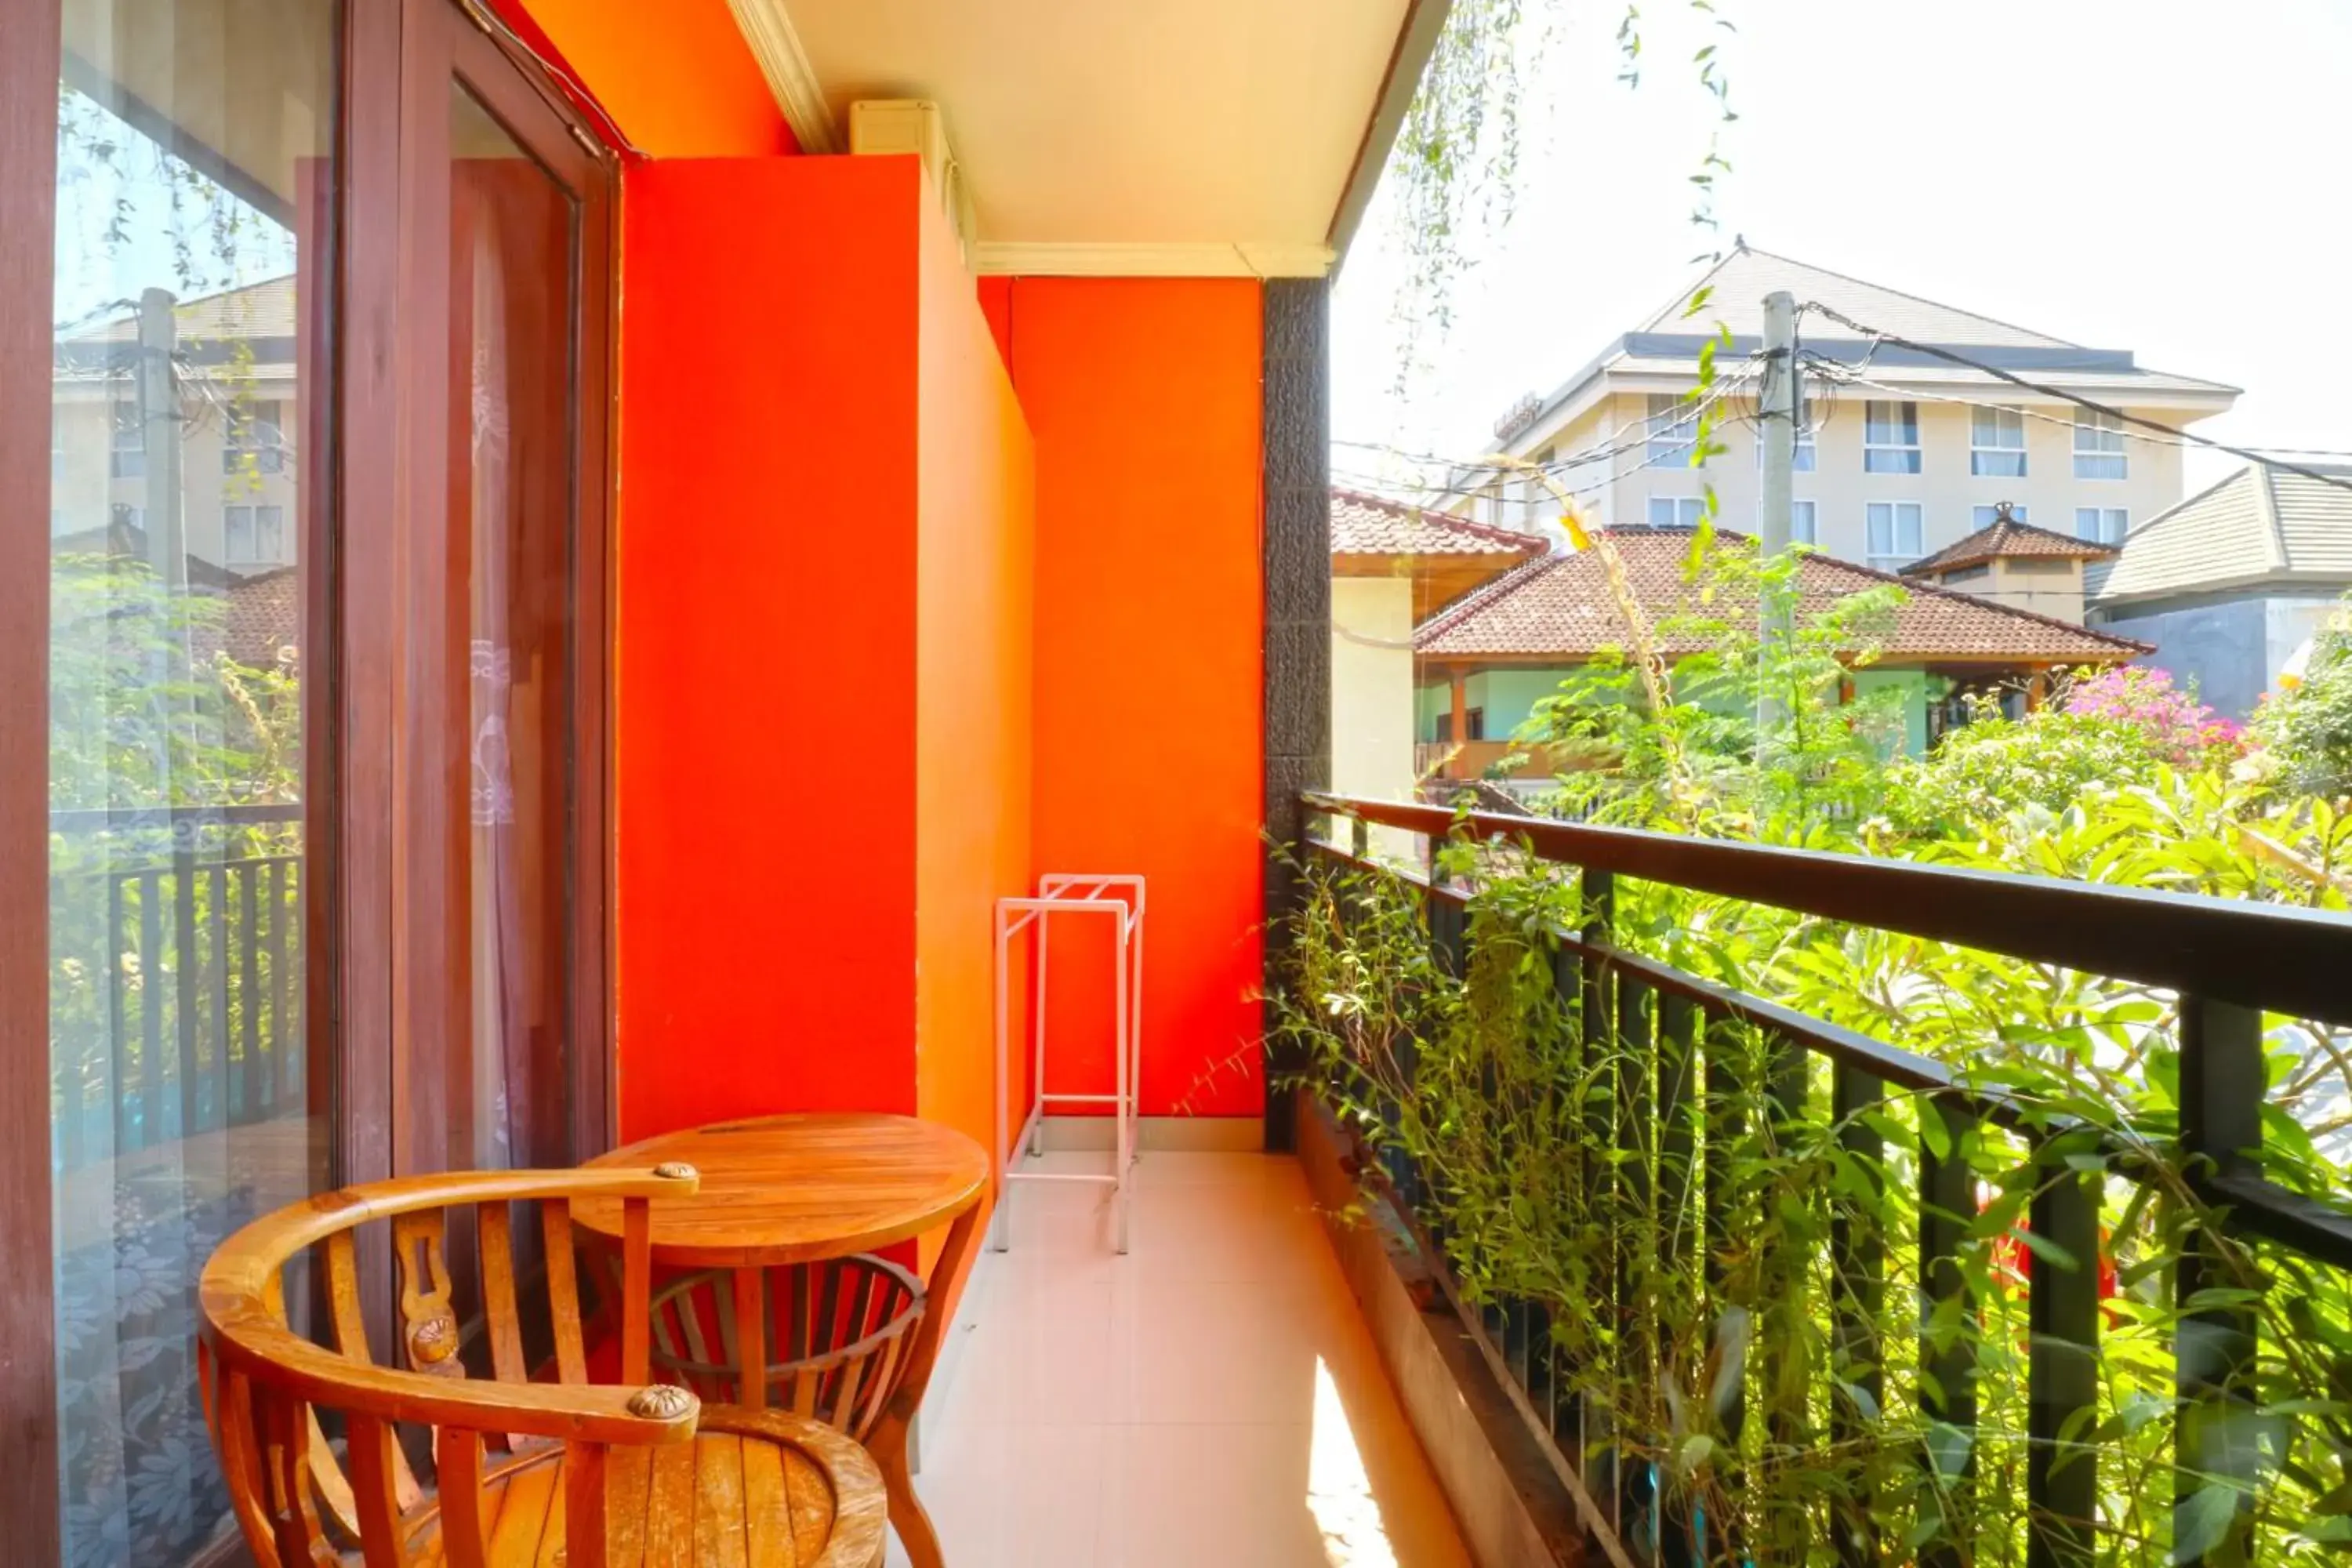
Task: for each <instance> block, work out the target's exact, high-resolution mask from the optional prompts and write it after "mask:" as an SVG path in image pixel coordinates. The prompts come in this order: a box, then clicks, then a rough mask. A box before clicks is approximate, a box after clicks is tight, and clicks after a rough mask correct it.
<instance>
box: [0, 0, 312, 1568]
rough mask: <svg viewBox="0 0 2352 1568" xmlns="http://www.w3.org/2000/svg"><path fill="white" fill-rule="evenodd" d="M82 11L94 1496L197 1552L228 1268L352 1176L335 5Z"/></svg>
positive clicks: (58, 246) (70, 905)
mask: <svg viewBox="0 0 2352 1568" xmlns="http://www.w3.org/2000/svg"><path fill="white" fill-rule="evenodd" d="M62 39H63V48H62V51H61V55H60V67H59V70H58V85H57V89H56V90H57V101H58V127H57V173H56V190H55V200H56V220H55V221H56V242H55V247H54V255H55V268H54V276H53V278H52V300H51V306H50V312H51V318H52V321H53V322H54V343H53V350H52V362H51V366H50V406H49V410H48V413H49V429H50V449H49V450H50V456H49V473H48V491H49V500H48V515H47V542H48V552H49V569H48V639H47V655H48V683H47V697H48V725H47V731H48V732H47V770H48V811H47V837H48V867H47V870H48V898H47V952H48V969H49V984H48V994H47V1006H48V1013H49V1041H48V1046H49V1049H48V1076H49V1085H50V1100H51V1104H52V1108H53V1120H52V1122H51V1125H50V1127H49V1129H48V1133H49V1142H50V1169H51V1183H52V1188H51V1206H52V1212H53V1215H54V1236H55V1244H54V1254H53V1257H52V1258H51V1259H49V1260H48V1262H49V1267H50V1268H52V1277H53V1279H54V1291H55V1307H54V1324H55V1334H56V1350H55V1355H56V1373H57V1394H56V1398H57V1419H58V1450H59V1458H58V1466H59V1472H60V1473H59V1478H58V1479H59V1486H58V1507H59V1526H60V1531H61V1534H62V1536H63V1548H64V1553H65V1558H66V1561H68V1562H69V1563H179V1562H183V1561H185V1560H186V1559H187V1558H188V1556H189V1555H190V1554H191V1553H194V1552H197V1551H199V1550H200V1549H202V1548H203V1547H205V1545H206V1544H208V1543H209V1542H211V1541H212V1540H213V1538H214V1537H215V1533H216V1531H218V1529H219V1526H220V1522H221V1519H222V1516H223V1513H224V1511H225V1510H226V1506H227V1499H226V1492H225V1491H224V1489H223V1488H222V1485H221V1482H220V1478H219V1475H218V1473H217V1471H216V1469H215V1466H214V1464H213V1461H212V1457H211V1445H210V1443H209V1442H208V1441H207V1439H206V1436H205V1426H204V1417H203V1411H202V1408H201V1406H200V1404H199V1401H198V1398H197V1392H196V1384H195V1373H194V1326H195V1290H194V1285H195V1275H196V1270H197V1269H198V1268H200V1267H201V1265H202V1263H203V1261H204V1259H205V1257H206V1256H207V1255H208V1254H209V1253H210V1251H211V1250H212V1248H213V1247H214V1246H215V1245H216V1244H217V1243H218V1242H219V1241H220V1239H221V1238H222V1237H224V1236H226V1234H227V1233H228V1232H229V1231H231V1230H233V1229H235V1228H236V1226H239V1225H241V1224H243V1223H244V1222H245V1221H247V1220H248V1219H250V1218H252V1217H253V1216H255V1215H257V1214H260V1213H263V1212H266V1211H268V1210H269V1209H271V1208H275V1207H277V1206H278V1205H283V1204H287V1203H290V1202H293V1201H295V1200H297V1199H299V1198H300V1197H302V1196H304V1195H305V1194H309V1193H310V1192H313V1191H316V1190H318V1189H319V1188H320V1186H321V1185H322V1184H324V1183H325V1182H326V1180H327V1179H328V1169H329V1167H328V1157H329V1153H330V1143H331V1138H330V1136H329V1127H330V1114H331V1095H332V1090H333V1085H334V1078H335V1068H336V1064H335V1062H334V1059H333V1055H332V1051H331V1042H332V1034H331V1030H330V1029H326V1028H320V1027H316V1026H314V1023H315V1018H314V981H315V980H316V979H317V978H318V975H317V969H318V965H319V963H320V947H321V943H320V931H319V930H318V922H317V921H316V920H315V919H314V918H313V917H314V916H315V915H317V914H318V913H320V911H321V910H322V909H323V908H324V907H325V906H323V905H322V903H321V900H320V891H319V881H320V876H319V872H320V854H321V849H322V847H323V843H324V840H322V839H321V838H320V837H319V836H318V835H317V834H315V833H314V831H313V827H314V816H315V808H316V805H317V804H318V803H317V800H316V798H315V797H314V794H313V789H312V773H313V767H312V764H313V762H314V760H315V759H316V756H317V752H318V750H319V748H320V744H321V743H322V742H325V741H326V740H327V739H328V738H329V736H330V735H331V724H330V723H329V722H328V721H326V718H325V716H324V714H323V713H322V711H321V709H320V701H319V700H318V699H319V695H320V691H321V690H322V689H323V688H322V686H321V680H322V679H323V668H322V658H321V656H322V654H323V653H325V651H326V650H325V649H324V648H323V647H322V646H321V642H320V635H319V634H320V632H321V631H322V630H323V628H324V626H325V625H326V620H325V609H326V605H325V599H324V593H325V585H326V581H327V579H326V576H325V574H324V570H323V568H324V566H325V565H326V562H327V552H328V549H329V539H330V520H331V516H332V505H331V475H332V473H333V468H332V464H331V459H330V454H331V451H332V448H333V442H334V438H335V434H336V432H335V419H334V396H333V379H332V376H331V373H330V369H329V366H330V364H331V358H330V354H329V342H330V336H331V320H332V313H333V300H334V284H333V268H332V255H333V239H332V232H333V224H334V216H333V214H334V202H335V194H336V189H337V183H336V162H335V133H334V132H335V124H336V112H337V98H336V80H337V69H336V61H337V56H338V50H337V13H336V7H335V5H333V4H332V0H237V3H236V4H235V5H229V4H226V3H225V0H178V3H176V4H170V5H166V4H145V5H132V4H109V3H106V0H66V3H65V4H64V5H63V7H62ZM26 521H32V520H29V519H13V518H12V519H11V520H10V523H11V525H12V526H23V524H24V523H25V522H26ZM8 1005H12V1006H14V1005H22V1001H21V999H19V998H15V997H11V998H9V1001H8Z"/></svg>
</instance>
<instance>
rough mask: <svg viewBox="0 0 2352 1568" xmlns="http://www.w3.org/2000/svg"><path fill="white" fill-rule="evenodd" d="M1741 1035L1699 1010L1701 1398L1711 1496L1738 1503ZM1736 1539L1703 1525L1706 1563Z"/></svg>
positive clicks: (1727, 1555)
mask: <svg viewBox="0 0 2352 1568" xmlns="http://www.w3.org/2000/svg"><path fill="white" fill-rule="evenodd" d="M1745 1033H1746V1031H1745V1030H1744V1028H1743V1027H1742V1026H1739V1025H1738V1024H1735V1023H1733V1022H1732V1021H1731V1020H1730V1019H1728V1018H1726V1017H1724V1016H1722V1015H1720V1014H1718V1013H1716V1012H1714V1011H1712V1010H1711V1009H1708V1008H1705V1007H1702V1008H1701V1009H1700V1011H1699V1037H1698V1038H1699V1064H1700V1069H1701V1083H1700V1092H1701V1096H1702V1101H1703V1105H1704V1110H1705V1115H1706V1152H1705V1155H1704V1157H1703V1159H1702V1162H1701V1164H1700V1175H1701V1177H1702V1178H1703V1192H1702V1208H1703V1210H1704V1216H1705V1223H1704V1225H1703V1226H1702V1227H1701V1230H1702V1237H1703V1240H1704V1245H1705V1246H1706V1268H1705V1270H1704V1275H1705V1279H1706V1312H1707V1318H1706V1321H1707V1322H1708V1324H1709V1325H1710V1328H1709V1363H1708V1364H1709V1365H1710V1366H1711V1367H1712V1368H1713V1371H1714V1376H1713V1378H1712V1380H1711V1382H1710V1383H1709V1384H1708V1385H1707V1386H1706V1388H1704V1389H1702V1390H1701V1391H1700V1394H1701V1396H1702V1397H1703V1398H1705V1399H1706V1405H1707V1409H1708V1411H1709V1413H1710V1414H1711V1415H1713V1417H1714V1419H1715V1424H1716V1430H1717V1435H1718V1436H1719V1437H1720V1439H1721V1447H1720V1448H1719V1449H1718V1450H1717V1458H1716V1461H1715V1468H1716V1472H1717V1477H1718V1478H1719V1480H1718V1484H1717V1487H1716V1494H1717V1496H1719V1497H1722V1498H1726V1499H1731V1498H1737V1497H1738V1496H1740V1495H1741V1492H1742V1490H1743V1488H1742V1486H1741V1481H1740V1469H1741V1466H1740V1462H1739V1457H1740V1452H1739V1451H1740V1442H1741V1440H1742V1438H1743V1437H1744V1436H1746V1433H1747V1430H1748V1341H1749V1340H1750V1339H1751V1338H1752V1337H1753V1334H1754V1325H1753V1324H1752V1323H1751V1322H1749V1321H1748V1319H1747V1317H1746V1310H1745V1309H1744V1308H1743V1307H1740V1306H1739V1305H1738V1304H1737V1303H1735V1302H1733V1301H1732V1300H1731V1299H1730V1291H1729V1289H1728V1288H1727V1287H1728V1280H1727V1271H1726V1269H1725V1267H1724V1259H1725V1258H1727V1257H1728V1256H1729V1255H1730V1251H1731V1245H1732V1242H1731V1235H1732V1207H1733V1205H1734V1204H1735V1203H1736V1202H1737V1201H1738V1198H1739V1194H1738V1192H1737V1191H1736V1187H1737V1185H1738V1184H1737V1180H1736V1178H1735V1176H1734V1173H1733V1156H1734V1155H1735V1153H1736V1152H1738V1148H1739V1145H1740V1143H1741V1142H1742V1140H1743V1139H1745V1138H1746V1136H1747V1133H1748V1118H1747V1112H1746V1110H1745V1104H1746V1095H1747V1079H1746V1074H1745V1073H1744V1072H1743V1070H1742V1067H1741V1059H1740V1058H1741V1055H1742V1053H1743V1052H1744V1051H1745V1050H1746V1049H1747V1040H1746V1038H1745ZM1736 1535H1737V1521H1734V1520H1731V1519H1727V1518H1710V1519H1708V1520H1707V1521H1706V1530H1705V1547H1706V1553H1707V1557H1708V1560H1709V1561H1724V1560H1728V1561H1731V1562H1738V1561H1740V1560H1741V1559H1740V1554H1739V1543H1738V1540H1737V1539H1736Z"/></svg>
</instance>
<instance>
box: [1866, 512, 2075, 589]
mask: <svg viewBox="0 0 2352 1568" xmlns="http://www.w3.org/2000/svg"><path fill="white" fill-rule="evenodd" d="M2115 552H2116V546H2114V545H2112V544H2096V543H2094V542H2091V541H2089V540H2087V539H2076V538H2074V537H2073V536H2072V535H2070V534H2064V533H2053V532H2052V531H2050V530H2049V529H2046V528H2036V527H2034V526H2033V525H2032V523H2030V522H2020V521H2017V520H2016V519H2015V518H2013V517H2004V518H2001V519H1999V520H1998V521H1994V522H1992V523H1991V524H1990V525H1989V526H1987V527H1984V528H1979V529H1978V530H1977V531H1975V532H1974V533H1971V534H1969V536H1968V537H1967V538H1966V539H1962V540H1959V541H1957V542H1954V543H1951V544H1947V545H1946V546H1944V548H1942V549H1941V550H1938V551H1937V552H1936V553H1934V554H1933V555H1930V556H1927V557H1926V558H1925V559H1923V560H1919V561H1914V562H1913V563H1911V564H1910V565H1908V566H1906V567H1905V568H1903V575H1905V576H1906V577H1915V576H1917V575H1919V574H1921V573H1925V572H1951V571H1957V570H1958V569H1959V568H1960V567H1962V566H1974V565H1976V564H1977V563H1979V562H1982V561H2006V560H2008V559H2009V558H2011V556H2016V555H2042V556H2052V555H2057V556H2064V557H2067V558H2069V559H2071V560H2075V561H2104V560H2105V559H2106V558H2107V557H2108V556H2110V555H2113V554H2114V553H2115Z"/></svg>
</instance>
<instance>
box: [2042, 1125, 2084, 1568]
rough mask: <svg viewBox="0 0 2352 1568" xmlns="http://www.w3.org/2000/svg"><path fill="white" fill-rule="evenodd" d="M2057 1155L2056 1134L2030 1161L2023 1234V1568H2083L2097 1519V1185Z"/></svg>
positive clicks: (2062, 1141) (2063, 1138) (2059, 1141)
mask: <svg viewBox="0 0 2352 1568" xmlns="http://www.w3.org/2000/svg"><path fill="white" fill-rule="evenodd" d="M2075 1145H2076V1146H2077V1147H2079V1146H2081V1140H2080V1139H2076V1140H2075ZM2066 1148H2067V1135H2066V1134H2064V1133H2060V1134H2058V1135H2057V1136H2056V1137H2054V1138H2047V1139H2044V1140H2043V1141H2042V1145H2041V1147H2040V1149H2039V1150H2038V1151H2037V1160H2038V1163H2040V1164H2041V1166H2042V1169H2041V1170H2040V1171H2039V1172H2038V1175H2039V1178H2040V1180H2039V1184H2038V1185H2037V1186H2036V1188H2035V1190H2034V1194H2033V1206H2032V1219H2031V1224H2032V1232H2033V1236H2034V1238H2035V1240H2036V1241H2037V1242H2040V1243H2042V1246H2038V1247H2034V1248H2033V1249H2032V1254H2031V1256H2030V1257H2029V1258H2027V1260H2026V1314H2027V1322H2028V1325H2029V1327H2030V1330H2031V1334H2032V1338H2031V1341H2030V1344H2031V1350H2030V1352H2029V1360H2028V1364H2027V1370H2026V1439H2027V1441H2026V1450H2025V1499H2026V1510H2027V1511H2026V1547H2025V1561H2026V1565H2027V1568H2088V1565H2089V1563H2091V1561H2092V1558H2093V1552H2094V1546H2095V1526H2096V1521H2097V1517H2098V1503H2099V1492H2098V1461H2097V1458H2096V1450H2095V1448H2094V1447H2092V1445H2091V1443H2090V1442H2089V1440H2088V1439H2089V1437H2090V1435H2091V1420H2092V1411H2093V1408H2094V1406H2095V1404H2096V1402H2097V1399H2098V1395H2099V1192H2100V1188H2101V1180H2100V1177H2099V1175H2098V1173H2096V1172H2091V1173H2083V1172H2078V1171H2076V1170H2074V1169H2073V1168H2072V1167H2071V1166H2069V1165H2068V1164H2067V1163H2066V1162H2065V1150H2066ZM2045 1247H2047V1248H2054V1249H2055V1250H2056V1251H2057V1252H2060V1253H2063V1254H2064V1255H2065V1257H2064V1258H2063V1260H2062V1259H2061V1258H2057V1257H2054V1256H2051V1255H2050V1254H2049V1253H2048V1252H2045V1250H2044V1248H2045Z"/></svg>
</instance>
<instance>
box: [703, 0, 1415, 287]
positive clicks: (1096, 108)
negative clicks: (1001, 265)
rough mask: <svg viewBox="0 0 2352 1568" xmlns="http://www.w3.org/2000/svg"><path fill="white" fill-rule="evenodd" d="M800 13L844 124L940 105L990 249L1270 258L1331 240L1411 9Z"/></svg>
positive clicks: (1251, 1) (1163, 0)
mask: <svg viewBox="0 0 2352 1568" xmlns="http://www.w3.org/2000/svg"><path fill="white" fill-rule="evenodd" d="M757 3H758V0H754V5H756V4H757ZM767 3H768V4H771V5H773V4H776V3H777V0H767ZM782 4H783V5H784V8H785V9H787V10H788V12H789V19H790V23H791V26H792V29H793V32H794V33H796V34H797V37H798V39H799V44H800V47H801V51H802V53H803V57H804V58H805V61H806V65H807V68H808V71H809V73H810V74H811V75H813V76H814V79H815V83H816V85H817V87H818V89H820V90H821V92H822V94H823V97H824V101H825V103H826V105H827V106H828V107H829V108H830V109H831V110H832V112H833V115H834V118H835V121H836V123H838V124H841V125H846V123H847V111H848V106H849V104H850V103H851V102H852V101H854V100H857V99H861V98H925V99H929V100H933V101H934V102H936V103H938V104H939V105H940V108H941V109H942V110H944V113H945V117H946V121H947V128H948V135H949V139H950V142H951V144H952V146H953V149H954V153H955V156H956V159H957V161H958V163H961V166H962V173H963V174H964V177H965V179H966V181H967V182H968V184H969V187H970V190H971V197H972V200H973V203H974V205H975V207H976V209H977V213H978V218H979V230H980V232H979V236H978V237H979V238H980V239H981V240H982V241H983V242H986V243H987V244H989V245H991V246H1000V247H1001V246H1022V247H1028V246H1068V247H1176V246H1182V247H1202V246H1232V247H1242V248H1243V249H1244V250H1250V249H1258V250H1265V251H1277V250H1293V251H1295V250H1299V249H1311V248H1312V247H1320V246H1321V245H1322V244H1323V243H1324V242H1325V240H1326V239H1327V237H1328V235H1329V233H1330V229H1331V225H1332V219H1333V216H1334V214H1335V213H1336V212H1337V210H1338V209H1339V204H1340V198H1341V196H1342V195H1343V194H1344V193H1345V191H1346V190H1347V188H1348V183H1349V174H1350V172H1351V171H1352V170H1353V168H1354V166H1355V163H1356V155H1357V151H1358V149H1359V147H1360V145H1361V144H1362V142H1363V139H1364V133H1365V129H1366V126H1367V125H1368V124H1369V123H1370V121H1371V120H1372V118H1373V115H1374V111H1375V109H1376V106H1377V104H1378V102H1379V100H1380V97H1381V85H1382V83H1383V81H1384V80H1385V79H1386V77H1387V75H1388V70H1389V62H1390V59H1391V56H1392V55H1393V54H1394V53H1395V51H1396V48H1397V44H1398V37H1399V32H1400V30H1401V29H1402V27H1403V26H1404V23H1405V19H1406V15H1407V12H1408V11H1409V9H1410V8H1411V7H1410V6H1409V5H1408V3H1407V0H782ZM752 8H753V6H752V5H744V4H743V0H738V9H739V11H740V10H748V9H752ZM748 21H749V18H748V17H747V22H748ZM747 30H749V29H747ZM1381 151H1382V152H1383V153H1384V152H1385V148H1383V149H1381ZM1244 269H1246V268H1244Z"/></svg>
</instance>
